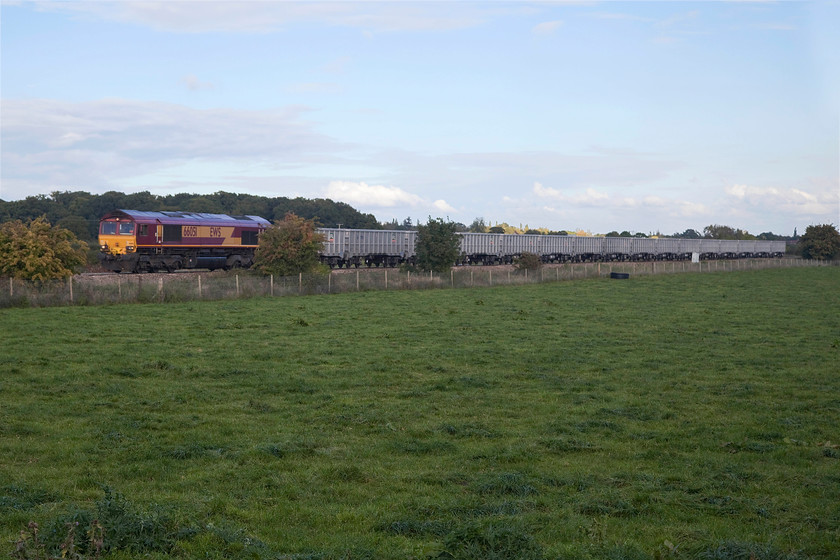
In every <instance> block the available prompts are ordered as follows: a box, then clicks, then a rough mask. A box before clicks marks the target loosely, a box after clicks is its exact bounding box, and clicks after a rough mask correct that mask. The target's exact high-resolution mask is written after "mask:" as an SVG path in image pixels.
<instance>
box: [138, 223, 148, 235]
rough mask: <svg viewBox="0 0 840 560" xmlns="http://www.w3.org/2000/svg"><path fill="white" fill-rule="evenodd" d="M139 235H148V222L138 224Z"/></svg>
mask: <svg viewBox="0 0 840 560" xmlns="http://www.w3.org/2000/svg"><path fill="white" fill-rule="evenodd" d="M140 235H141V236H146V235H149V224H140Z"/></svg>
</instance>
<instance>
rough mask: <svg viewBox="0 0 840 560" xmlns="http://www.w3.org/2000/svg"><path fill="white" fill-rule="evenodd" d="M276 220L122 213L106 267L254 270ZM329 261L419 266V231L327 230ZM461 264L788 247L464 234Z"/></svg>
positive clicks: (107, 242)
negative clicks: (265, 234) (260, 243)
mask: <svg viewBox="0 0 840 560" xmlns="http://www.w3.org/2000/svg"><path fill="white" fill-rule="evenodd" d="M269 225H270V224H269V222H268V220H266V219H264V218H260V217H259V216H227V215H224V214H201V213H193V212H140V211H136V210H115V211H113V212H110V213H108V214H106V215H105V216H103V218H102V220H101V221H100V224H99V245H100V250H101V254H100V256H101V262H102V265H103V267H104V268H106V269H107V270H112V271H117V272H144V271H159V270H168V271H173V270H177V269H180V268H187V269H188V268H209V269H215V268H224V269H231V268H239V267H243V268H247V267H250V266H251V265H252V264H253V262H254V250H255V249H256V248H257V245H258V240H259V235H260V233H262V232H263V231H265V229H266V228H267V227H269ZM318 231H319V232H320V233H321V234H322V235H323V236H324V245H323V248H322V250H321V255H320V259H321V262H322V263H324V264H326V265H328V266H329V267H330V268H349V267H359V266H387V267H395V266H399V265H401V264H406V263H407V264H413V263H415V261H416V252H415V244H416V241H417V232H416V231H404V230H371V229H342V228H319V229H318ZM458 235H459V236H460V239H461V255H460V257H459V259H458V262H457V263H456V264H459V265H469V264H484V265H493V264H510V263H512V262H513V261H514V260H515V259H516V258H517V257H518V256H520V255H522V254H523V253H533V254H536V255H538V256H539V257H540V259H541V260H542V261H543V262H546V263H552V262H556V263H562V262H595V261H648V260H672V261H673V260H689V259H691V258H692V257H693V256H694V255H697V256H698V257H699V258H701V259H704V260H709V259H743V258H770V257H781V256H783V255H784V252H785V242H784V241H742V240H722V239H677V238H646V237H642V238H638V237H577V236H569V235H514V234H504V233H459V234H458Z"/></svg>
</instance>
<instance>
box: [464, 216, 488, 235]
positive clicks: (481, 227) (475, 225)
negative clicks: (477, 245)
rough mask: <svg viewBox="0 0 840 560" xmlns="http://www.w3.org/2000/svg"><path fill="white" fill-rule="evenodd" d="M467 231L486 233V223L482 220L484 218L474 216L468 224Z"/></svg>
mask: <svg viewBox="0 0 840 560" xmlns="http://www.w3.org/2000/svg"><path fill="white" fill-rule="evenodd" d="M468 231H470V232H472V233H486V232H487V224H486V223H485V222H484V218H476V219H474V220H473V221H472V223H471V224H470V226H469V228H468Z"/></svg>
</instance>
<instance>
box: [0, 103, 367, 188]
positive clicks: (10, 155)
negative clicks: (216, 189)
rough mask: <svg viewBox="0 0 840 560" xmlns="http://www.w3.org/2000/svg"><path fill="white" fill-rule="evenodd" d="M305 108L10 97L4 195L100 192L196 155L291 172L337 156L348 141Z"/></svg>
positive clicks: (199, 158) (5, 129)
mask: <svg viewBox="0 0 840 560" xmlns="http://www.w3.org/2000/svg"><path fill="white" fill-rule="evenodd" d="M305 111H306V109H304V108H301V107H288V108H286V109H283V110H269V111H243V110H237V109H206V110H199V109H192V108H189V107H184V106H182V105H177V104H172V103H158V102H139V101H129V100H124V99H104V100H99V101H90V102H83V103H73V102H67V101H57V100H47V99H27V100H7V99H4V100H2V114H3V120H2V133H3V151H2V154H0V157H2V170H3V196H4V198H8V199H14V198H17V197H22V196H26V195H28V194H33V193H32V192H31V191H33V190H34V191H35V193H44V192H49V191H51V190H53V189H56V188H58V189H66V188H71V187H83V188H89V189H93V190H96V189H100V190H101V187H102V186H110V187H114V186H117V185H119V184H120V183H121V182H122V181H123V180H125V179H127V178H130V177H136V176H138V175H143V174H147V173H153V172H157V171H160V170H161V169H165V168H167V167H171V166H177V165H181V164H183V163H186V162H191V161H204V162H208V163H209V162H220V161H222V162H232V161H239V162H250V163H251V164H252V165H253V164H254V163H257V162H267V161H270V162H271V163H272V164H273V165H274V166H280V167H285V168H286V169H290V168H297V167H301V166H306V165H310V164H312V163H313V162H318V163H324V164H331V163H335V162H338V161H341V160H342V156H341V154H342V152H345V151H347V150H350V149H351V147H350V146H348V145H346V144H341V143H338V142H335V141H334V140H332V139H331V138H329V137H327V136H324V135H321V134H318V133H317V132H315V131H314V129H313V127H312V125H310V124H309V123H306V122H305V121H303V120H302V119H301V116H302V115H303V113H304V112H305ZM27 191H29V192H27Z"/></svg>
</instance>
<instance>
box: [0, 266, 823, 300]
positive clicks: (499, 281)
mask: <svg viewBox="0 0 840 560" xmlns="http://www.w3.org/2000/svg"><path fill="white" fill-rule="evenodd" d="M831 264H836V263H826V262H824V261H816V260H805V259H794V258H781V259H744V260H717V261H701V262H699V263H691V262H686V261H671V262H667V261H666V262H662V261H660V262H633V263H618V262H617V263H609V262H607V263H566V264H552V265H544V266H542V267H541V268H539V269H537V270H521V271H520V270H515V269H514V268H513V267H511V266H464V267H455V268H452V269H451V270H450V271H449V272H448V273H443V274H440V273H430V272H401V271H399V270H397V269H391V268H385V269H383V268H362V269H355V270H354V269H350V270H335V271H333V272H332V273H331V274H326V275H315V274H312V275H310V274H299V275H297V276H284V277H275V276H264V275H258V274H256V273H251V272H241V271H240V272H238V273H232V272H209V271H208V272H188V273H170V274H167V273H161V274H81V275H77V276H73V277H71V278H69V279H67V280H61V281H54V282H49V283H45V284H34V283H31V282H25V281H21V280H16V279H13V278H4V279H0V308H6V307H50V306H61V305H105V304H114V303H152V302H183V301H194V300H218V299H234V298H250V297H282V296H296V295H313V294H337V293H346V292H358V291H369V290H423V289H434V288H438V289H444V288H468V287H490V286H504V285H522V284H538V283H546V282H562V281H568V280H578V279H584V278H610V277H616V276H624V275H629V277H631V278H632V277H633V276H646V275H652V274H681V273H706V272H730V271H738V270H759V269H767V268H791V267H803V266H828V265H831Z"/></svg>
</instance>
